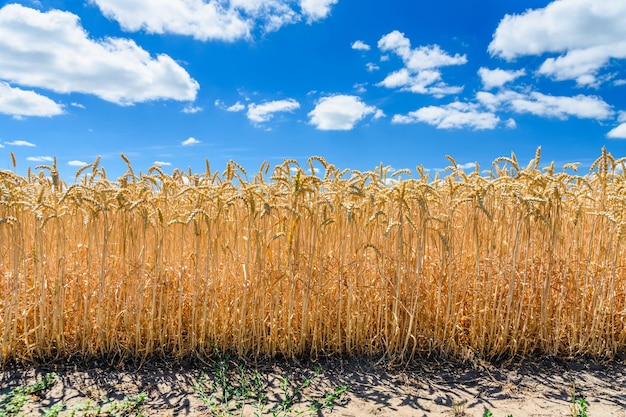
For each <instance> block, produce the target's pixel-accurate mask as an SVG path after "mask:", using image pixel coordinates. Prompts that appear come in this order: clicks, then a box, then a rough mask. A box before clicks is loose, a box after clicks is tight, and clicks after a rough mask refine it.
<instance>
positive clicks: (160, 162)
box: [152, 161, 172, 167]
mask: <svg viewBox="0 0 626 417" xmlns="http://www.w3.org/2000/svg"><path fill="white" fill-rule="evenodd" d="M152 165H156V166H159V167H169V166H171V165H172V163H171V162H164V161H154V162H153V163H152Z"/></svg>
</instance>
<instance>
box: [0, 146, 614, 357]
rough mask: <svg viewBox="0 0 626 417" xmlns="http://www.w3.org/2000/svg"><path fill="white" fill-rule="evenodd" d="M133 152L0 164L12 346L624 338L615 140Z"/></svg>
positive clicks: (533, 345) (574, 346) (592, 342)
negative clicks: (68, 171)
mask: <svg viewBox="0 0 626 417" xmlns="http://www.w3.org/2000/svg"><path fill="white" fill-rule="evenodd" d="M122 158H123V159H124V160H125V162H126V163H127V166H128V170H127V172H126V173H125V174H124V175H123V176H122V177H120V178H118V179H117V180H111V179H109V178H107V174H106V171H105V169H104V168H102V167H101V166H100V163H99V162H100V161H99V159H97V160H96V161H94V163H92V164H90V165H87V166H85V167H83V168H81V169H80V170H79V171H78V172H77V173H76V179H75V180H73V181H72V184H71V185H69V184H68V183H67V182H64V181H62V180H61V179H60V178H59V174H58V171H57V169H56V168H57V167H56V161H55V163H54V165H52V166H39V167H36V168H35V169H34V171H35V172H31V170H30V169H29V171H28V174H27V175H26V176H25V177H23V176H20V175H17V174H15V173H14V171H10V170H4V171H0V346H1V350H0V362H5V361H7V360H13V359H17V360H25V361H34V360H40V359H45V358H57V357H73V356H82V357H94V356H100V355H105V356H108V355H113V356H115V357H119V358H148V357H151V356H153V355H158V356H164V357H183V356H186V355H199V356H208V355H211V354H212V353H213V352H215V351H216V350H221V351H231V352H235V353H236V354H238V355H241V356H244V357H253V358H259V357H273V356H285V357H297V356H310V357H317V356H320V355H383V356H384V357H387V358H392V359H394V360H398V361H409V360H411V359H412V358H414V357H416V356H424V355H443V356H446V357H455V358H472V357H480V358H511V357H516V356H526V355H535V354H543V355H562V356H571V355H592V356H595V357H612V356H613V355H615V354H616V353H618V352H620V351H624V350H625V348H626V248H625V245H624V243H625V242H624V238H625V237H626V175H625V174H624V172H625V170H624V165H625V161H626V159H625V158H621V159H616V158H614V157H613V156H612V155H611V154H610V153H608V152H607V151H606V150H605V149H603V150H602V153H601V155H600V157H598V159H597V160H596V161H595V162H594V163H593V165H592V166H591V169H590V170H589V171H588V172H585V173H584V174H583V173H580V174H579V173H578V172H577V164H568V165H565V166H563V167H562V168H561V169H560V170H557V168H555V166H554V164H551V165H548V166H545V167H543V168H540V149H538V150H537V153H536V156H535V158H534V159H533V160H531V161H530V162H529V163H528V165H526V166H521V165H520V163H519V161H518V160H517V158H516V156H515V154H512V155H511V157H503V158H498V159H496V160H495V161H494V162H493V164H492V166H491V167H488V168H487V169H486V170H481V168H480V167H478V166H476V168H475V169H474V170H470V171H471V172H465V171H464V170H463V169H461V168H460V167H459V166H458V165H457V163H456V162H455V161H454V159H453V158H452V157H448V159H449V161H450V166H449V167H448V168H447V169H446V171H445V172H444V173H443V174H442V175H441V176H439V175H435V176H433V175H431V174H430V173H429V172H426V171H425V170H424V169H423V168H422V167H417V168H416V170H415V171H414V172H410V171H408V170H400V171H396V172H393V174H392V173H391V170H390V168H389V167H385V166H383V165H382V164H381V165H380V166H378V167H376V168H375V169H374V170H372V171H368V172H358V171H350V170H347V169H346V170H340V169H339V168H337V167H335V166H334V165H332V164H330V163H328V162H327V161H325V160H324V159H323V158H321V157H312V158H311V159H310V160H309V161H308V165H307V166H304V167H300V166H299V165H298V164H297V162H296V161H293V160H285V161H284V163H282V164H281V165H278V166H275V167H274V168H270V166H269V165H268V164H263V165H262V166H261V168H260V169H259V171H258V172H257V173H254V174H249V173H247V172H246V171H245V170H244V169H243V168H242V167H241V166H240V165H238V164H237V163H235V162H232V161H231V162H230V163H229V164H228V165H227V167H226V169H225V170H224V171H223V172H213V171H211V168H210V166H209V163H208V161H207V164H206V170H205V172H203V173H193V172H191V170H189V171H181V170H174V171H173V173H172V174H165V173H164V172H163V171H162V170H161V169H160V168H159V167H157V166H154V167H152V168H151V169H150V170H149V171H148V172H147V173H145V174H143V173H137V172H135V171H134V170H133V167H132V166H131V164H130V162H129V161H128V159H127V158H126V157H125V156H123V155H122ZM13 166H14V168H15V159H14V158H13ZM311 173H316V174H315V175H311Z"/></svg>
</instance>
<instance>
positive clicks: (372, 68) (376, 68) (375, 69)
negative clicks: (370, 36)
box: [365, 62, 380, 72]
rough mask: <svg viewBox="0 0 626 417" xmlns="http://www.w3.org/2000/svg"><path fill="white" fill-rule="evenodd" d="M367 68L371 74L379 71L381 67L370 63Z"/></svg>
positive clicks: (366, 65)
mask: <svg viewBox="0 0 626 417" xmlns="http://www.w3.org/2000/svg"><path fill="white" fill-rule="evenodd" d="M365 68H367V70H368V71H369V72H374V71H378V70H379V69H380V67H379V66H378V65H376V64H374V63H373V62H368V63H367V64H365Z"/></svg>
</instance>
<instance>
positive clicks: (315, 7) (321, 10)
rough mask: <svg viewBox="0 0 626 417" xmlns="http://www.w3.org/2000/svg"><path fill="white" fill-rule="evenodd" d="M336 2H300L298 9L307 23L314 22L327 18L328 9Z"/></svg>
mask: <svg viewBox="0 0 626 417" xmlns="http://www.w3.org/2000/svg"><path fill="white" fill-rule="evenodd" d="M337 2H339V0H300V7H301V9H302V13H303V14H304V15H305V16H306V17H307V19H308V20H309V21H315V20H320V19H323V18H325V17H326V16H328V14H329V13H330V8H331V7H332V5H334V4H337Z"/></svg>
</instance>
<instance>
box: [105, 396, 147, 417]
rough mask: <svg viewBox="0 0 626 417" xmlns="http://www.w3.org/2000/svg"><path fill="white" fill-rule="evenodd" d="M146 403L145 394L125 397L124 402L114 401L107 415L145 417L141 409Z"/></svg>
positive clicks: (114, 416)
mask: <svg viewBox="0 0 626 417" xmlns="http://www.w3.org/2000/svg"><path fill="white" fill-rule="evenodd" d="M145 402H146V394H145V393H143V392H142V393H139V394H137V395H130V396H128V397H124V399H123V400H122V401H113V402H112V403H111V407H110V408H109V409H108V410H107V411H106V415H110V416H113V417H129V416H136V417H141V416H143V414H142V413H141V408H142V406H143V404H144V403H145Z"/></svg>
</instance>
